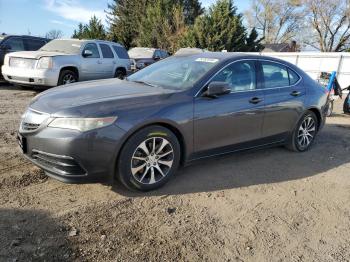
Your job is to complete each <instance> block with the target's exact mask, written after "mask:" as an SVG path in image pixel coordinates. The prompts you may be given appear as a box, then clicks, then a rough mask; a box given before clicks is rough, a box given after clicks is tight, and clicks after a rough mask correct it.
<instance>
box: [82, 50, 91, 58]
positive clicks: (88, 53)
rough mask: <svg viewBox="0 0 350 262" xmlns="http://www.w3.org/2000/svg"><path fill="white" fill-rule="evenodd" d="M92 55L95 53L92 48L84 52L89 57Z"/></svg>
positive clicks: (84, 55)
mask: <svg viewBox="0 0 350 262" xmlns="http://www.w3.org/2000/svg"><path fill="white" fill-rule="evenodd" d="M92 55H93V53H92V51H91V50H88V49H86V50H84V52H83V57H89V56H92Z"/></svg>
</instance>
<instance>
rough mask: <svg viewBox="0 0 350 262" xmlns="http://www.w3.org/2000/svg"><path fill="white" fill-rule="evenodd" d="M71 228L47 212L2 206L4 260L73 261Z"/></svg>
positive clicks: (0, 246)
mask: <svg viewBox="0 0 350 262" xmlns="http://www.w3.org/2000/svg"><path fill="white" fill-rule="evenodd" d="M67 230H68V228H67V227H66V226H64V225H62V224H60V223H58V222H57V221H56V220H55V219H53V218H52V217H51V216H50V215H49V213H47V212H43V211H33V210H19V209H0V232H1V234H0V261H71V260H72V259H71V258H72V254H73V250H72V248H71V243H70V241H69V238H68V231H67Z"/></svg>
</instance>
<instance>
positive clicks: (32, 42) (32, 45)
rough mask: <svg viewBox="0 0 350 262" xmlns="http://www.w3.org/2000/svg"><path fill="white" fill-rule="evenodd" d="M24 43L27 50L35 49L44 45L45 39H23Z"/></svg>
mask: <svg viewBox="0 0 350 262" xmlns="http://www.w3.org/2000/svg"><path fill="white" fill-rule="evenodd" d="M24 43H25V45H26V50H28V51H36V50H38V49H39V48H41V47H42V46H43V45H45V41H43V40H39V39H24Z"/></svg>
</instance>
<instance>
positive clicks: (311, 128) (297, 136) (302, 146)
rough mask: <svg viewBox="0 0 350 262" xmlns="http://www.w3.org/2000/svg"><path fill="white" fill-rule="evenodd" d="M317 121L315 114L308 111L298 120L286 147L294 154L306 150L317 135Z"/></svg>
mask: <svg viewBox="0 0 350 262" xmlns="http://www.w3.org/2000/svg"><path fill="white" fill-rule="evenodd" d="M317 127H318V120H317V117H316V115H315V113H313V112H311V111H308V112H307V113H305V114H304V116H303V117H302V118H301V119H300V120H299V122H298V124H297V125H296V128H295V129H294V131H293V134H292V136H291V138H290V141H289V143H288V145H287V147H288V148H289V149H290V150H292V151H296V152H304V151H306V150H308V149H309V148H310V147H311V145H312V143H313V142H314V140H315V137H316V134H317V131H318V130H317Z"/></svg>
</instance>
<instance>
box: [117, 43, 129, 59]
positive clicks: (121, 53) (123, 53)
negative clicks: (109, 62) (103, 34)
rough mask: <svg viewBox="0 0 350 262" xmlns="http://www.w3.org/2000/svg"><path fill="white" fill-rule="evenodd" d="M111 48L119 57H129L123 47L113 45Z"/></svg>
mask: <svg viewBox="0 0 350 262" xmlns="http://www.w3.org/2000/svg"><path fill="white" fill-rule="evenodd" d="M113 49H114V51H115V52H116V54H117V56H118V57H119V58H120V59H129V55H128V52H126V50H125V48H124V47H121V46H116V45H114V46H113Z"/></svg>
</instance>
